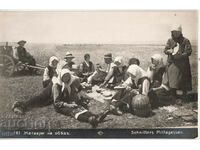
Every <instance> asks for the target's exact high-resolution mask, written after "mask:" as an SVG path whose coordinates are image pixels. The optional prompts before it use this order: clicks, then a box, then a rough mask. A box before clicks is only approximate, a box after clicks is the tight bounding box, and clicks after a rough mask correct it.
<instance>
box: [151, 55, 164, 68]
mask: <svg viewBox="0 0 200 150" xmlns="http://www.w3.org/2000/svg"><path fill="white" fill-rule="evenodd" d="M151 59H153V60H155V61H156V62H157V66H156V68H159V67H162V66H163V65H164V63H163V57H162V56H161V55H160V54H154V55H153V56H151Z"/></svg>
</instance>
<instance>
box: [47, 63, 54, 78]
mask: <svg viewBox="0 0 200 150" xmlns="http://www.w3.org/2000/svg"><path fill="white" fill-rule="evenodd" d="M47 68H48V70H49V72H48V73H49V74H48V75H49V77H50V78H51V79H52V78H53V76H54V75H56V72H55V70H54V69H53V68H52V67H51V66H47Z"/></svg>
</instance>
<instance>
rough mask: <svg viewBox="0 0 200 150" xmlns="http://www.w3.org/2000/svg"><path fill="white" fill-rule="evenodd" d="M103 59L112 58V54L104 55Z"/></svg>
mask: <svg viewBox="0 0 200 150" xmlns="http://www.w3.org/2000/svg"><path fill="white" fill-rule="evenodd" d="M104 58H112V54H111V53H108V54H105V55H104Z"/></svg>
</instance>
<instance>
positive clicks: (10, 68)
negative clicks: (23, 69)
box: [0, 55, 15, 77]
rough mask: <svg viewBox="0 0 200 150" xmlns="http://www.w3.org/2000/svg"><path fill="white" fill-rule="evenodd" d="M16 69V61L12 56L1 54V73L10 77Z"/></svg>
mask: <svg viewBox="0 0 200 150" xmlns="http://www.w3.org/2000/svg"><path fill="white" fill-rule="evenodd" d="M14 71H15V62H14V60H13V58H12V57H10V56H7V55H0V73H1V75H3V76H6V77H10V76H12V74H13V73H14Z"/></svg>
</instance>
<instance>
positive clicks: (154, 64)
mask: <svg viewBox="0 0 200 150" xmlns="http://www.w3.org/2000/svg"><path fill="white" fill-rule="evenodd" d="M198 33H199V31H198V11H197V10H159V11H158V10H155V11H154V10H151V11H150V10H148V11H147V10H146V11H3V10H2V11H1V10H0V138H26V137H31V138H33V137H34V138H35V137H36V138H196V137H197V136H198Z"/></svg>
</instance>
